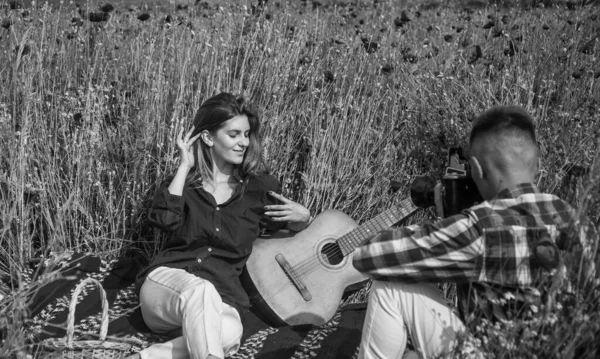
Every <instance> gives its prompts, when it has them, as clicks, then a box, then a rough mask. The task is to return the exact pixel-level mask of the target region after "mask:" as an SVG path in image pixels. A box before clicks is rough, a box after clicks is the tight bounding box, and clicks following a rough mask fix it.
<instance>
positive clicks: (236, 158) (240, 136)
mask: <svg viewBox="0 0 600 359" xmlns="http://www.w3.org/2000/svg"><path fill="white" fill-rule="evenodd" d="M211 137H212V146H211V151H212V156H213V159H214V161H216V162H221V163H223V162H224V163H229V164H232V165H239V164H241V163H242V162H243V161H244V154H245V153H246V150H247V149H248V145H249V143H250V123H249V122H248V117H247V116H246V115H238V116H236V117H233V118H232V119H230V120H227V121H226V122H224V123H223V126H222V127H221V128H220V129H218V130H217V132H216V133H214V134H213V135H212V136H211Z"/></svg>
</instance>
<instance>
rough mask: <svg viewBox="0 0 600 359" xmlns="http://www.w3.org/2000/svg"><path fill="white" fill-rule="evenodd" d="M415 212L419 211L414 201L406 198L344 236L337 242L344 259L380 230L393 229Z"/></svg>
mask: <svg viewBox="0 0 600 359" xmlns="http://www.w3.org/2000/svg"><path fill="white" fill-rule="evenodd" d="M415 210H417V207H416V206H415V205H414V203H413V202H412V200H411V199H410V198H406V199H404V200H403V201H402V202H400V204H398V205H397V206H395V207H393V208H390V209H388V210H386V211H384V212H383V213H381V214H379V215H378V216H376V217H374V218H372V219H371V220H369V221H368V222H366V223H363V224H362V225H360V226H358V227H356V228H354V229H353V230H352V231H350V232H348V233H346V234H344V235H343V236H341V237H340V238H338V240H337V242H338V244H339V246H340V249H341V250H342V253H343V254H344V257H345V256H347V255H349V254H350V253H352V252H354V249H356V247H358V246H359V245H360V244H362V243H363V242H365V241H366V240H367V239H369V238H371V237H372V236H374V235H375V234H377V232H379V231H380V230H382V229H386V228H389V227H391V226H392V225H394V224H395V223H397V222H399V221H400V220H402V219H403V218H405V217H407V216H408V215H409V214H411V213H412V212H414V211H415Z"/></svg>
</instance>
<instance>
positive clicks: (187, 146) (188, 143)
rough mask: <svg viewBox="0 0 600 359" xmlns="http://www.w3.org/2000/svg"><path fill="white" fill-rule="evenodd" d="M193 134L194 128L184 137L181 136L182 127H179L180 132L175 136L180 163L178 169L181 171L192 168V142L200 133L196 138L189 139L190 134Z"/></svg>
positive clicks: (196, 137) (198, 135)
mask: <svg viewBox="0 0 600 359" xmlns="http://www.w3.org/2000/svg"><path fill="white" fill-rule="evenodd" d="M193 132H194V126H192V129H191V130H189V131H188V132H187V133H186V134H185V136H184V135H183V127H181V131H179V136H177V147H179V154H180V156H181V161H180V162H179V167H182V168H183V169H186V170H188V171H189V170H190V169H191V168H192V167H194V146H193V144H194V142H195V141H196V140H197V139H198V137H200V135H201V134H200V133H199V134H197V135H196V136H194V137H192V138H190V136H191V135H192V133H193Z"/></svg>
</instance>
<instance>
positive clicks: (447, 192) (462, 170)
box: [410, 147, 483, 217]
mask: <svg viewBox="0 0 600 359" xmlns="http://www.w3.org/2000/svg"><path fill="white" fill-rule="evenodd" d="M447 161H448V162H447V164H448V166H447V167H446V169H445V172H444V176H443V177H442V179H441V186H442V188H441V199H442V207H443V211H444V217H449V216H452V215H455V214H457V213H460V212H461V211H462V210H463V209H466V208H469V207H471V206H473V205H475V204H477V203H479V202H481V201H483V198H482V197H481V195H480V194H479V190H478V189H477V186H476V185H475V182H474V181H473V178H471V170H470V166H469V161H468V160H467V159H466V158H465V157H464V156H463V153H462V148H460V147H453V148H450V149H449V150H448V159H447ZM435 186H436V181H435V180H433V179H432V178H430V177H427V176H418V177H417V178H415V180H414V181H413V183H412V185H411V191H410V192H411V198H412V200H413V202H414V204H415V205H416V206H418V207H422V208H425V207H430V206H435V195H434V188H435Z"/></svg>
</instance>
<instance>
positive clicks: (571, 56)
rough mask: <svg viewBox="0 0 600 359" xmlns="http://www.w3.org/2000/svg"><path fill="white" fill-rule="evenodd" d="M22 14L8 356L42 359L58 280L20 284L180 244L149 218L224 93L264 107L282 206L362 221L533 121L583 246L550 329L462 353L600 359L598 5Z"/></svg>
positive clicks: (3, 108)
mask: <svg viewBox="0 0 600 359" xmlns="http://www.w3.org/2000/svg"><path fill="white" fill-rule="evenodd" d="M20 3H21V2H19V1H6V2H3V3H1V4H0V21H1V25H2V27H0V80H1V85H0V89H1V91H0V276H1V278H2V281H1V283H0V296H1V298H3V299H0V330H1V331H2V337H3V339H4V340H3V342H2V344H0V357H9V356H15V357H25V355H26V354H27V353H28V350H29V349H28V348H29V345H30V344H31V343H30V342H29V341H27V340H26V337H27V336H26V332H27V331H26V327H27V320H28V318H27V310H26V307H27V301H28V300H29V299H30V298H31V295H32V294H33V293H34V292H35V289H36V288H38V287H39V286H40V285H42V284H44V283H48V282H50V281H52V280H53V279H54V278H55V275H54V274H53V273H52V272H48V271H46V272H41V273H38V274H39V275H38V276H37V277H36V278H37V279H36V281H35V282H34V283H32V284H30V285H28V286H24V285H23V283H22V282H21V281H20V280H19V277H20V273H21V272H22V271H23V270H25V269H26V268H30V267H35V266H36V265H37V263H39V262H40V260H43V261H45V262H46V263H50V262H52V261H53V260H55V258H57V256H59V254H60V253H62V252H64V251H83V252H91V253H96V254H101V255H103V256H106V257H116V256H120V255H130V256H135V257H136V258H139V260H140V261H141V262H143V261H145V260H148V259H149V258H151V257H152V256H153V254H154V253H156V251H157V250H158V249H159V248H160V243H161V241H162V240H163V239H164V238H163V236H162V235H161V234H160V233H159V232H157V231H155V230H153V229H151V228H149V227H148V226H147V225H146V223H145V216H146V211H147V209H148V205H149V203H150V201H151V199H152V196H153V194H154V191H155V189H156V186H157V184H158V183H159V182H160V181H161V180H162V179H163V178H164V177H165V176H166V175H167V174H169V173H171V172H173V171H174V169H175V168H176V167H175V166H176V165H177V163H178V162H177V160H178V152H177V148H176V145H175V136H176V134H177V133H178V132H179V129H180V128H181V126H184V127H185V128H189V127H190V125H191V119H192V118H193V115H194V113H195V110H196V109H197V107H198V106H199V104H200V103H201V102H202V101H203V100H204V99H206V98H208V97H209V96H211V95H214V94H216V93H218V92H221V91H228V92H232V93H235V94H238V95H241V96H244V97H246V98H247V99H248V100H249V101H250V102H251V103H252V104H253V105H254V106H255V108H256V109H258V111H259V113H260V114H261V118H262V124H263V142H264V145H265V152H264V157H265V162H266V165H267V166H268V168H269V169H270V171H271V172H272V173H273V174H275V175H276V176H277V177H279V178H280V180H281V182H282V183H283V185H284V186H283V194H284V195H285V196H287V197H289V198H292V199H294V200H296V201H299V202H301V203H303V204H305V205H306V206H307V207H309V208H310V209H311V211H312V213H319V212H320V211H322V210H324V209H328V208H335V209H339V210H342V211H344V212H346V213H347V214H349V215H350V216H351V217H353V218H354V219H355V220H356V221H358V222H361V221H364V220H366V219H369V218H371V217H373V216H375V215H376V214H378V213H380V212H382V211H383V210H385V209H387V208H389V207H390V206H392V205H393V204H395V203H398V202H399V201H400V200H402V199H403V198H405V197H406V196H408V193H409V187H410V183H411V181H412V180H413V179H414V177H415V176H416V175H421V174H426V175H430V176H433V177H436V178H437V177H440V176H441V175H442V172H443V170H444V165H445V161H446V151H447V150H448V148H450V147H454V146H462V147H465V149H466V147H467V144H466V139H467V137H468V133H469V130H470V125H471V123H470V121H472V119H473V118H474V117H475V116H476V115H477V114H478V113H480V112H481V111H483V110H485V109H487V108H489V107H491V106H493V105H498V104H514V105H519V106H522V107H524V108H525V109H526V110H527V111H528V112H529V113H531V114H532V115H533V116H534V118H535V119H536V123H537V129H538V134H539V145H540V148H541V153H542V158H543V163H542V168H541V171H540V175H539V177H538V179H537V184H538V186H539V187H540V188H541V189H542V190H544V191H548V192H551V193H554V194H557V195H559V196H561V197H562V198H564V199H566V200H567V201H569V202H570V203H572V204H573V205H576V206H577V207H578V208H579V209H580V212H581V216H580V221H578V222H577V223H574V231H573V234H572V235H573V237H574V238H575V239H576V240H577V241H578V242H580V243H581V245H580V246H578V249H576V250H575V251H574V254H573V253H571V254H568V255H567V254H566V255H565V258H569V263H568V264H569V266H568V273H566V274H565V283H568V285H567V284H565V285H562V286H560V287H558V288H554V292H553V294H554V295H555V297H556V300H554V301H553V302H552V303H551V304H550V305H549V306H548V307H544V308H540V311H541V312H542V313H543V315H541V316H540V317H539V318H538V319H536V320H531V321H523V322H521V321H514V322H511V323H505V324H498V325H496V326H494V325H491V324H489V325H482V326H481V327H480V328H478V329H477V330H479V331H480V332H481V333H483V332H485V333H487V334H488V335H487V338H488V339H486V340H480V341H477V340H474V341H472V342H471V343H467V344H465V346H464V347H463V348H462V349H461V350H462V352H463V354H460V355H465V356H466V355H467V353H468V352H469V350H470V348H472V347H474V346H476V347H478V348H479V349H480V350H481V351H482V352H484V353H487V354H486V357H498V358H513V357H514V358H516V357H540V358H542V357H543V358H553V357H556V358H594V357H597V356H598V355H600V344H599V343H600V342H599V341H598V338H600V308H598V304H597V303H600V301H599V300H600V292H599V288H598V285H599V284H600V281H598V277H597V275H595V274H593V273H592V276H591V278H588V277H586V276H585V274H586V273H587V272H589V266H582V265H581V264H582V263H585V262H586V261H585V259H587V260H588V262H593V261H594V260H595V259H596V256H595V253H596V251H597V246H598V238H597V237H595V236H593V237H591V238H590V237H586V236H585V235H584V234H583V233H584V232H585V231H584V229H585V228H584V227H585V226H586V225H587V226H598V225H599V222H598V219H599V218H600V196H599V189H598V188H599V187H598V181H599V179H600V158H599V156H598V155H599V151H600V147H599V146H598V145H599V138H600V86H599V83H600V57H599V54H600V43H599V42H600V18H599V17H600V11H599V10H598V7H596V6H594V5H593V4H586V3H589V2H581V1H578V2H569V1H567V2H553V1H530V2H522V3H521V4H520V5H521V6H502V4H501V2H498V3H499V5H498V4H493V5H488V4H482V2H477V1H473V2H460V3H450V4H449V3H447V2H442V1H438V2H428V3H424V2H397V1H394V0H379V1H377V0H374V1H362V0H356V1H341V0H340V1H290V2H285V1H279V2H276V1H269V2H266V1H259V2H250V1H242V0H240V1H230V2H226V3H223V2H208V1H197V2H190V3H183V2H179V3H177V2H172V1H171V2H169V3H168V4H167V2H163V3H162V5H160V6H158V7H150V6H149V5H148V4H146V5H139V4H138V5H135V4H131V3H130V2H126V1H121V2H115V3H113V4H114V5H113V6H111V7H113V8H114V9H110V7H108V6H106V3H103V2H91V1H90V2H89V3H86V4H82V3H78V4H77V5H79V6H78V7H76V6H75V5H74V4H73V3H67V2H66V1H65V2H64V3H56V4H55V6H41V5H40V4H39V3H38V4H35V3H34V4H33V5H32V6H24V7H21V6H20ZM150 4H154V5H156V2H154V3H150ZM513 5H514V4H513ZM432 215H433V211H431V210H429V209H428V210H425V211H422V212H421V213H419V214H418V215H417V216H415V217H413V218H412V219H411V220H412V221H418V220H420V219H422V218H425V217H431V216H432ZM586 216H587V217H586ZM586 218H589V221H588V220H587V219H586ZM49 267H50V268H51V266H49ZM590 273H591V272H590ZM584 277H585V278H584ZM582 278H584V279H582ZM449 292H451V291H449ZM457 355H458V354H457ZM460 355H459V356H460Z"/></svg>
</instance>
